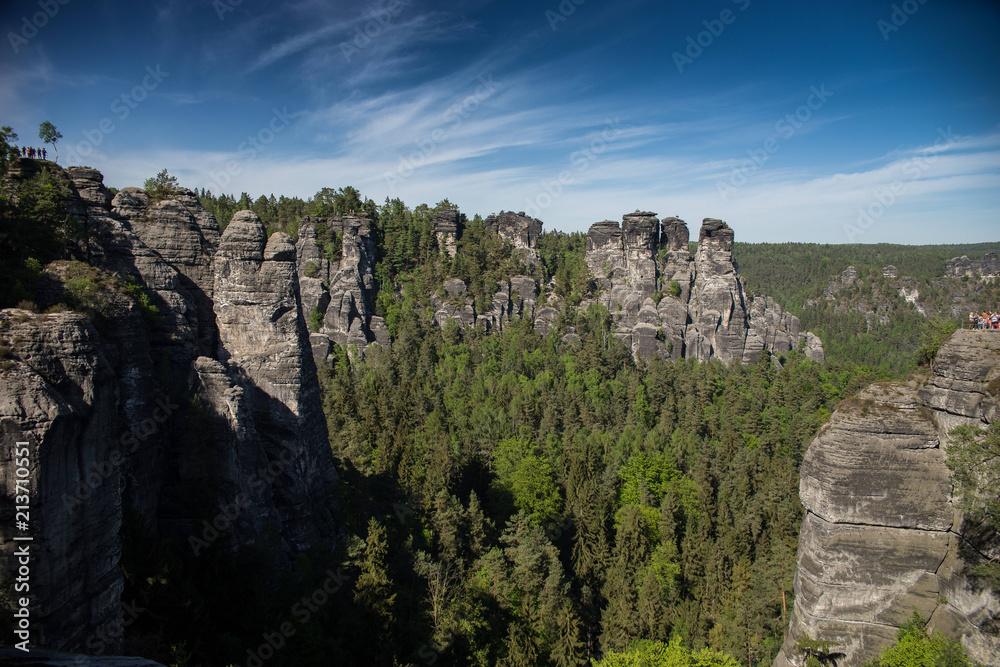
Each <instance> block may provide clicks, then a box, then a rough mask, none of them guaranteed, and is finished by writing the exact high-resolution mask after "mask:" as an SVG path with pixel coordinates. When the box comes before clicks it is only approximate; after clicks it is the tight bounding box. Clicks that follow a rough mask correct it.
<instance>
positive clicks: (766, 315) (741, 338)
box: [586, 211, 824, 363]
mask: <svg viewBox="0 0 1000 667" xmlns="http://www.w3.org/2000/svg"><path fill="white" fill-rule="evenodd" d="M733 236H734V235H733V230H732V229H730V228H729V226H728V225H727V224H726V223H725V222H722V221H721V220H716V219H712V218H708V219H706V220H705V221H704V222H703V224H702V227H701V230H700V232H699V239H698V250H697V252H696V253H695V256H694V258H693V259H692V258H691V255H690V252H689V250H688V229H687V225H686V224H685V223H684V221H683V220H679V219H677V218H667V219H665V220H663V221H662V222H661V221H660V220H658V219H657V217H656V214H655V213H648V212H646V213H644V212H638V211H637V212H636V213H632V214H629V215H626V216H624V217H623V219H622V224H621V226H620V227H619V225H618V223H617V222H611V221H605V222H599V223H596V224H594V225H592V226H591V228H590V230H589V231H588V233H587V255H586V261H587V266H588V267H589V268H590V271H591V273H592V274H593V275H594V276H595V277H596V278H597V279H598V280H599V282H600V285H601V293H600V295H599V296H598V298H597V301H598V302H599V303H601V304H603V305H604V306H605V307H606V308H607V309H608V311H609V312H610V313H611V314H612V316H614V318H615V323H616V327H617V332H616V335H617V336H618V337H619V338H621V339H622V340H624V341H625V342H626V343H627V344H629V345H630V346H631V348H632V351H633V352H634V353H635V354H636V355H637V356H639V357H641V358H643V359H646V360H649V359H651V358H653V357H654V356H657V355H659V356H661V357H664V358H667V357H672V358H679V357H694V358H696V359H699V360H702V361H708V360H709V359H718V360H720V361H722V362H724V363H726V362H729V361H732V360H738V361H741V362H743V363H753V362H754V361H756V360H757V359H758V358H759V356H760V354H761V353H763V352H764V351H767V352H769V353H772V354H775V355H780V354H783V353H785V352H788V351H790V350H792V349H802V350H803V351H804V352H805V354H806V355H808V356H809V357H810V358H811V359H814V360H816V361H819V362H821V363H822V361H823V360H824V355H823V346H822V343H821V342H820V340H819V338H818V337H817V336H815V335H813V334H811V333H805V332H800V331H799V322H798V318H796V317H794V316H792V315H789V314H787V313H784V312H783V311H782V310H781V307H780V306H778V304H776V303H775V302H774V300H773V299H767V298H756V299H754V300H753V301H751V302H748V299H747V297H746V290H745V288H744V285H743V282H742V281H741V280H740V278H739V275H738V273H737V270H736V266H735V265H734V263H733Z"/></svg>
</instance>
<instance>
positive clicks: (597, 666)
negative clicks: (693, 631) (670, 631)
mask: <svg viewBox="0 0 1000 667" xmlns="http://www.w3.org/2000/svg"><path fill="white" fill-rule="evenodd" d="M739 664H740V663H738V662H737V661H736V659H735V658H734V657H733V656H731V655H726V654H725V653H722V652H720V651H716V650H714V649H710V648H704V649H702V650H700V651H692V650H691V649H688V648H685V647H684V646H682V645H681V638H680V637H676V636H675V637H674V638H673V639H671V640H670V643H669V644H667V643H664V642H649V641H644V642H639V643H637V644H634V645H632V646H630V647H629V648H628V650H626V651H622V652H618V651H611V652H609V653H607V654H605V656H604V659H603V660H595V661H594V667H739Z"/></svg>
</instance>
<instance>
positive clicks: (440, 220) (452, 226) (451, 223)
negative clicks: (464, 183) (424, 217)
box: [432, 208, 465, 257]
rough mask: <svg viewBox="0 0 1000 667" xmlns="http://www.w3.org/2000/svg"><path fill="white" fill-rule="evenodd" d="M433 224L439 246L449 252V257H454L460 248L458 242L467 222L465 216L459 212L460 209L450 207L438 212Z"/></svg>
mask: <svg viewBox="0 0 1000 667" xmlns="http://www.w3.org/2000/svg"><path fill="white" fill-rule="evenodd" d="M432 224H433V226H434V235H435V236H436V237H437V242H438V247H439V248H441V250H443V251H444V252H446V253H448V256H449V257H454V256H455V253H456V252H457V250H458V246H457V245H456V244H457V243H458V239H459V237H460V236H461V235H462V226H463V225H464V224H465V216H464V215H462V214H461V213H459V212H458V209H453V208H448V209H445V210H443V211H438V212H436V213H435V214H434V218H433V221H432Z"/></svg>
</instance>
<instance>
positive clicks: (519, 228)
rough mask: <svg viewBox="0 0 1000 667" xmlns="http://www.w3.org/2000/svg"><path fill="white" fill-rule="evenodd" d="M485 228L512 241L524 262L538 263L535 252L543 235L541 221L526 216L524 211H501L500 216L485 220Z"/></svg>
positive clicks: (492, 216)
mask: <svg viewBox="0 0 1000 667" xmlns="http://www.w3.org/2000/svg"><path fill="white" fill-rule="evenodd" d="M483 226H484V227H485V228H486V229H489V230H491V231H493V232H494V233H496V234H497V235H498V236H500V237H501V238H504V239H507V240H508V241H510V242H511V244H513V246H514V248H515V250H516V251H517V254H518V256H519V257H520V258H521V260H522V261H523V262H525V263H526V264H537V263H538V251H536V250H535V246H536V245H537V243H538V237H539V236H540V235H541V233H542V221H541V220H539V219H537V218H532V217H531V216H528V215H525V213H524V211H521V212H520V213H513V212H512V211H500V213H499V214H496V215H491V216H488V217H487V218H486V219H485V220H483Z"/></svg>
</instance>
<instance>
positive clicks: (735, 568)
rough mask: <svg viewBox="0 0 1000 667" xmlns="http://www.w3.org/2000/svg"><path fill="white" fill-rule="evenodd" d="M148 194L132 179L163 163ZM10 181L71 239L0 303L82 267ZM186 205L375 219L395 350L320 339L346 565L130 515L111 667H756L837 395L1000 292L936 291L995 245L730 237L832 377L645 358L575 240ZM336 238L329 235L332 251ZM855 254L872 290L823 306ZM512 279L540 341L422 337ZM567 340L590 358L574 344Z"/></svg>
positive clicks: (903, 358)
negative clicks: (952, 302) (813, 445)
mask: <svg viewBox="0 0 1000 667" xmlns="http://www.w3.org/2000/svg"><path fill="white" fill-rule="evenodd" d="M158 179H160V182H157V179H150V181H147V184H146V185H147V189H149V190H150V191H151V192H156V191H157V189H158V188H159V187H162V186H164V185H165V184H164V182H163V181H164V180H165V179H167V176H166V172H162V173H161V175H160V176H159V177H158ZM167 185H169V182H168V183H167ZM16 187H20V188H33V189H32V190H31V192H33V193H39V194H37V195H36V196H34V198H32V197H20V198H19V197H16V196H14V197H12V196H11V195H12V194H16V192H13V193H12V191H11V186H8V187H6V189H5V191H4V193H3V195H4V196H3V197H2V198H0V214H2V215H3V216H4V218H5V220H4V224H5V225H6V226H8V227H9V228H10V229H12V230H15V231H16V232H19V233H22V232H23V233H22V236H24V237H25V238H27V231H28V230H29V229H30V225H31V223H32V221H38V220H41V221H42V223H43V224H45V225H48V226H50V227H52V229H54V230H57V231H58V232H59V233H58V234H57V235H53V234H46V235H42V236H43V237H44V238H42V237H40V238H39V240H38V246H39V247H38V251H37V252H34V253H32V252H28V251H26V249H25V248H26V247H27V248H29V250H30V246H25V245H23V244H22V245H21V246H18V247H17V248H16V251H15V248H14V247H13V246H12V245H10V244H6V245H2V246H0V251H2V253H0V254H2V257H0V259H2V260H3V263H4V266H5V267H6V268H7V269H9V271H4V274H5V276H4V278H3V280H5V281H8V282H9V283H10V284H9V285H6V286H5V287H9V290H6V291H5V292H4V293H5V294H10V295H12V296H10V297H8V299H10V298H13V297H14V296H16V297H17V299H18V300H23V299H28V298H30V297H31V290H32V287H33V284H34V283H33V280H34V279H35V278H34V277H35V276H37V275H38V274H39V272H40V270H41V266H42V265H43V264H44V263H45V262H48V261H51V260H53V259H59V258H63V257H69V256H71V255H72V241H73V233H74V230H73V229H72V228H71V227H70V226H68V225H67V224H65V222H64V221H65V220H66V218H65V216H60V215H58V214H57V213H58V211H56V212H53V211H54V208H53V207H56V206H57V204H56V203H57V200H58V195H59V193H60V187H62V186H60V184H59V182H58V179H56V178H54V177H53V175H52V174H51V173H50V172H48V171H45V172H43V173H42V175H40V176H39V177H37V182H34V181H33V182H31V183H28V184H20V185H18V186H16ZM16 187H15V190H16ZM25 191H26V192H27V190H25ZM199 197H200V199H201V201H202V203H203V204H204V205H205V207H206V208H207V209H208V210H210V211H212V212H213V213H215V215H216V217H217V218H218V219H219V221H220V224H222V225H223V226H224V225H225V224H226V223H227V222H228V221H229V219H230V218H231V217H232V215H233V213H234V212H235V211H237V210H241V209H243V208H249V209H252V210H254V211H255V212H257V213H258V215H260V216H261V218H262V219H263V220H264V221H265V223H266V224H267V225H268V226H269V228H270V231H276V230H279V229H280V230H284V231H287V232H289V233H291V234H292V235H293V236H294V235H295V234H296V232H297V224H298V221H299V220H300V219H301V218H302V216H304V215H321V216H322V215H330V214H335V213H347V212H349V211H356V212H359V213H360V212H364V214H366V215H367V216H368V217H369V219H370V220H371V221H372V224H373V229H374V230H375V244H376V252H377V264H376V280H377V287H378V289H379V292H378V297H377V310H378V314H380V315H382V316H384V317H385V318H386V322H387V324H388V327H389V329H390V332H391V335H392V339H393V343H392V346H391V349H388V350H380V349H370V350H369V351H368V353H367V355H366V356H365V358H364V359H363V360H354V361H352V355H353V353H354V351H353V350H348V349H345V348H343V347H336V346H335V349H334V358H335V360H334V363H333V364H332V366H330V367H324V368H321V369H320V370H319V380H320V385H321V389H322V400H323V407H324V411H325V414H326V419H327V423H328V427H329V433H330V446H331V448H332V450H333V454H334V457H335V459H336V463H337V468H338V470H339V472H340V474H341V477H342V481H341V483H340V484H339V485H338V487H337V489H336V491H335V495H334V496H333V497H331V498H330V502H331V503H333V504H334V506H335V508H336V512H337V515H338V516H339V517H340V520H341V524H342V526H343V528H342V533H341V534H340V535H337V536H336V538H337V544H338V547H337V550H336V551H335V552H334V553H332V554H331V553H328V552H327V553H323V552H318V551H317V552H311V553H308V554H304V555H302V556H300V557H299V558H298V559H297V561H296V562H295V563H294V564H293V567H292V568H291V570H290V571H287V572H284V573H280V572H275V571H274V568H271V567H269V564H270V563H273V562H274V558H275V549H276V546H275V544H260V545H256V546H255V547H253V548H248V549H244V550H243V551H241V552H240V553H236V554H234V553H229V552H226V551H224V550H222V549H221V548H216V546H215V545H213V546H212V547H210V548H209V549H208V550H207V551H206V553H204V554H202V555H201V556H200V557H199V558H198V559H197V560H194V559H191V558H190V556H189V552H188V550H187V545H186V543H183V542H182V541H180V540H178V539H176V538H164V537H159V536H156V535H152V534H149V533H148V532H147V531H146V529H145V528H144V527H143V522H142V520H141V519H139V518H138V517H134V516H129V517H127V519H126V521H125V527H124V529H123V548H124V553H123V557H122V563H123V568H124V569H125V573H126V590H125V592H124V594H123V599H125V600H131V601H132V602H131V604H133V605H134V606H136V607H138V608H141V609H142V610H144V611H143V613H140V614H138V615H136V617H135V618H130V619H128V620H127V622H126V628H125V652H126V653H127V654H138V655H143V656H146V657H150V658H153V659H157V660H160V661H162V662H164V663H165V664H171V665H248V666H249V665H260V664H268V665H274V666H276V667H277V666H284V665H296V666H299V665H302V666H308V665H317V666H319V665H386V666H389V667H392V666H396V665H482V666H484V667H485V666H491V665H506V666H528V665H552V666H557V667H566V666H569V665H587V664H594V665H596V666H598V667H600V666H607V667H611V666H615V665H640V664H643V665H645V664H664V665H665V664H670V665H703V666H709V665H720V666H726V667H734V666H735V665H746V666H748V667H754V666H756V665H769V664H770V663H771V661H772V660H773V658H774V656H775V655H776V653H777V651H778V649H779V647H780V645H781V642H782V638H783V634H784V631H785V627H786V625H787V622H788V617H789V613H790V611H791V608H792V605H793V602H794V597H793V591H792V581H793V576H794V569H795V558H796V548H797V538H798V531H799V524H800V520H801V514H802V508H801V505H800V503H799V499H798V485H799V466H800V463H801V461H802V457H803V454H804V451H805V449H806V447H807V445H808V444H809V442H810V440H811V439H812V438H813V437H814V436H815V434H816V432H817V430H818V429H819V427H820V426H821V425H822V424H823V422H824V420H825V419H826V418H827V417H828V416H829V415H830V414H831V412H832V411H833V410H834V409H835V408H836V406H837V403H838V402H839V401H841V400H844V399H846V398H849V397H851V396H852V395H853V394H854V393H855V392H856V391H857V390H859V389H860V388H861V387H863V386H865V385H866V384H867V383H869V382H871V381H873V380H878V379H887V378H899V377H903V376H905V375H906V373H908V372H909V371H910V370H912V369H914V368H916V367H917V365H918V364H919V363H921V361H926V359H927V358H928V357H929V356H930V355H931V354H933V349H934V345H935V344H939V343H940V339H941V335H942V332H945V331H947V330H948V329H949V328H954V327H955V326H958V325H959V324H960V323H959V321H958V320H957V319H955V318H953V317H951V316H950V315H949V314H948V313H947V312H946V311H947V308H946V307H945V306H944V305H943V304H947V303H949V301H948V300H949V299H952V298H953V297H955V296H956V295H957V296H960V297H961V298H976V299H979V300H981V301H982V302H983V306H984V307H986V305H987V302H991V303H992V304H993V307H996V303H997V301H998V300H1000V293H998V292H997V288H996V286H992V287H990V286H987V287H983V286H981V285H979V284H978V283H977V282H975V281H973V284H970V283H969V281H965V282H964V283H963V282H962V281H960V280H956V281H947V280H945V281H944V282H941V280H940V277H941V276H942V273H943V261H944V259H947V258H950V257H954V256H956V255H961V254H968V255H970V257H972V258H973V259H978V258H981V257H982V254H983V253H984V252H989V251H995V250H996V249H997V247H998V245H1000V244H996V243H993V244H979V245H971V246H959V245H955V246H923V247H920V246H895V245H877V246H858V245H852V246H818V245H811V244H795V243H793V244H742V243H741V244H737V247H736V249H735V253H734V254H735V256H736V259H737V261H738V262H739V265H740V271H741V273H742V275H744V276H745V277H746V279H747V281H748V285H749V289H750V291H751V292H753V293H761V294H767V295H770V296H773V297H774V298H775V299H776V300H777V301H778V302H779V303H781V304H782V305H783V306H784V307H786V309H787V310H789V311H791V312H792V313H794V314H796V315H798V316H799V317H800V318H801V319H802V323H803V330H806V329H809V330H813V331H816V332H817V333H819V334H820V335H821V337H822V338H823V342H824V345H825V346H826V349H827V363H826V364H825V365H823V366H821V365H818V364H816V363H814V362H812V361H810V360H809V359H807V358H806V357H804V356H803V355H802V354H800V353H798V352H796V351H792V352H791V353H789V354H787V355H785V356H784V357H783V358H782V359H781V362H782V363H781V365H780V369H779V366H778V365H776V364H774V363H772V362H771V361H770V360H764V361H762V362H760V363H758V364H756V365H751V366H746V367H744V366H740V365H738V364H734V365H730V366H725V365H722V364H720V363H717V362H713V363H699V362H696V361H692V360H679V361H669V362H663V361H660V360H653V361H652V362H650V363H649V364H645V363H642V362H637V361H636V360H635V359H633V357H632V355H631V354H630V353H629V351H628V350H627V349H626V348H625V347H624V345H623V344H622V343H621V342H620V341H618V340H617V339H616V338H615V337H614V336H613V335H612V318H611V316H610V314H609V313H608V312H607V311H606V310H605V309H604V308H602V307H600V306H591V307H589V308H583V307H581V305H580V304H581V302H583V301H584V300H585V299H587V298H588V297H590V296H592V295H593V293H594V289H595V282H594V281H593V280H592V277H591V276H589V274H588V272H587V269H586V265H585V263H584V261H583V253H584V250H585V246H586V238H585V235H583V234H580V233H574V234H566V233H562V232H545V233H544V234H543V235H542V236H541V238H540V239H539V243H538V250H539V254H540V256H541V263H540V264H539V265H537V266H534V267H526V266H522V265H521V263H520V261H519V260H518V258H517V255H516V254H515V253H514V252H513V249H512V248H511V246H510V245H509V244H508V243H505V242H503V241H502V240H501V239H499V238H497V237H496V236H495V235H493V234H492V233H491V232H489V231H487V230H485V229H484V227H483V224H482V219H481V218H480V217H479V216H475V217H473V218H472V219H471V220H469V221H468V223H467V224H466V227H465V230H464V233H463V235H462V237H461V240H460V241H459V243H458V252H457V255H456V256H455V257H454V258H448V257H447V255H446V254H444V253H442V252H441V250H440V249H439V248H438V247H437V245H436V240H435V238H434V234H433V231H432V228H431V222H430V221H431V217H432V215H433V213H434V211H435V210H437V209H440V208H447V207H451V204H450V203H449V202H447V201H444V202H440V203H439V204H437V205H436V206H433V207H432V206H428V205H421V206H417V207H416V208H412V209H411V208H409V207H407V206H406V205H405V204H404V203H403V202H402V201H400V200H398V199H397V200H392V201H389V200H387V201H386V202H385V203H384V204H382V205H377V204H376V203H375V202H372V201H371V200H368V199H363V198H362V197H361V195H360V193H359V192H358V191H357V190H356V189H354V188H341V189H337V190H334V189H329V188H324V190H321V191H320V192H319V193H317V194H316V196H315V197H313V198H310V199H309V200H307V201H303V200H302V199H299V198H286V197H281V198H280V199H275V197H274V196H273V195H272V196H270V197H263V196H262V197H259V198H258V199H256V200H253V199H251V197H250V196H249V195H247V194H245V193H244V194H243V195H242V196H241V197H240V198H239V199H236V198H235V197H232V196H228V195H220V196H215V195H213V194H212V193H210V192H204V191H202V192H201V193H199ZM36 209H37V210H36ZM694 227H695V229H694V233H696V232H697V227H696V226H694ZM734 227H735V228H736V231H737V234H738V233H739V222H738V221H734ZM36 233H37V232H36ZM337 241H338V239H336V238H335V237H334V238H330V235H325V236H324V235H321V238H320V245H321V250H322V251H323V252H324V253H326V254H327V255H328V256H329V257H331V258H332V259H336V258H337V256H338V255H337V254H338V252H339V248H338V247H337ZM848 264H852V265H854V266H855V267H856V268H857V270H858V273H859V276H860V280H859V281H857V282H856V283H855V285H852V286H851V287H850V288H849V289H845V290H843V291H842V292H838V294H837V298H836V299H835V300H834V301H830V302H827V301H826V300H825V299H823V298H822V297H823V290H824V289H825V288H826V286H827V283H828V281H829V280H830V278H831V277H833V276H835V275H839V273H840V272H841V271H842V270H843V269H844V268H845V267H846V266H847V265H848ZM886 264H894V265H896V266H897V267H898V268H899V271H900V275H908V276H913V277H914V279H915V280H917V281H923V282H922V283H921V284H926V285H927V286H929V287H934V285H935V284H936V285H937V287H936V289H937V290H938V293H937V295H936V296H935V295H930V296H929V298H928V303H929V304H930V308H931V309H934V308H937V310H936V311H934V317H931V318H927V317H924V316H923V315H920V314H919V313H916V311H915V309H914V308H913V306H912V305H911V304H908V303H905V302H904V301H902V300H901V299H899V298H898V295H897V298H893V294H894V292H893V290H892V289H891V285H890V284H889V283H888V282H887V279H885V278H883V277H882V275H881V271H880V269H881V266H884V265H886ZM516 273H530V274H532V275H534V276H535V277H536V278H537V279H539V280H540V282H541V283H542V284H545V285H546V288H545V290H544V291H543V294H542V295H541V297H540V299H541V300H542V301H543V302H544V301H545V300H546V299H551V298H554V297H558V298H559V299H560V301H561V302H562V303H563V304H565V306H566V307H565V309H564V312H563V313H562V315H561V316H560V320H559V321H558V322H557V323H556V326H554V327H553V329H552V332H550V333H549V335H547V336H542V335H540V334H539V333H538V332H537V331H535V330H534V329H533V328H532V326H531V324H530V322H527V321H522V320H518V319H515V320H512V321H511V322H510V324H509V325H508V326H506V327H505V328H504V329H503V331H502V333H489V334H487V333H484V332H483V331H482V330H481V329H478V328H460V327H458V326H457V325H454V324H449V325H448V326H445V327H443V328H441V327H437V326H436V325H434V323H433V313H432V310H431V309H430V308H429V304H430V297H431V295H432V294H434V293H435V292H436V291H437V290H438V289H439V288H440V286H441V284H442V282H443V281H444V280H445V279H446V278H450V277H458V278H462V279H463V280H465V281H466V283H467V284H468V285H469V291H470V293H472V294H474V295H481V296H483V297H485V296H487V295H492V294H493V292H494V291H495V287H496V282H497V281H498V280H499V279H501V278H502V277H504V276H510V275H513V274H516ZM550 279H552V283H551V286H548V285H549V280H550ZM935 280H937V283H935V282H934V281H935ZM952 282H954V284H952ZM137 298H138V297H137ZM934 299H937V301H935V300H934ZM810 301H812V302H813V303H812V304H810ZM859 303H863V304H866V305H870V306H874V307H881V308H884V309H885V312H886V313H888V314H889V319H888V323H887V324H879V323H878V322H877V319H876V326H874V327H873V326H871V325H869V323H868V322H867V321H866V319H865V318H864V317H863V316H862V315H861V314H860V313H858V312H857V311H852V310H850V308H851V307H853V306H856V305H857V304H859ZM838 304H840V305H842V306H845V307H846V309H847V311H846V312H844V311H843V310H841V311H838V310H837V308H836V306H837V305H838ZM0 305H3V306H5V307H6V306H9V305H13V303H3V304H0ZM570 326H572V327H574V328H575V330H576V331H577V332H578V334H579V337H580V341H579V342H578V343H577V342H573V341H569V342H564V341H563V339H562V334H563V333H564V331H565V329H566V327H570ZM186 409H189V410H191V411H192V414H195V413H196V412H197V406H190V407H189V408H186ZM205 509H206V517H210V516H211V514H212V513H213V512H214V510H215V508H211V507H206V508H205ZM249 573H253V574H252V576H251V575H249ZM318 592H322V593H323V595H322V596H318ZM320 598H321V599H322V602H318V600H319V599H320ZM907 632H908V633H909V634H901V635H900V637H901V639H905V640H906V641H912V642H916V643H918V644H919V643H920V641H922V640H920V637H919V636H918V635H919V632H918V630H915V629H914V628H912V627H911V628H909V629H908V630H907ZM929 641H930V640H928V641H925V642H924V644H927V643H928V642H929ZM924 644H920V645H921V646H923V645H924ZM949 646H950V645H949ZM949 650H952V649H951V648H949ZM897 652H898V651H897ZM956 659H957V658H956ZM886 664H889V663H886ZM891 664H911V663H907V662H892V663H891ZM912 664H918V663H916V662H913V663H912ZM941 664H965V663H960V662H954V663H941Z"/></svg>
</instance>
